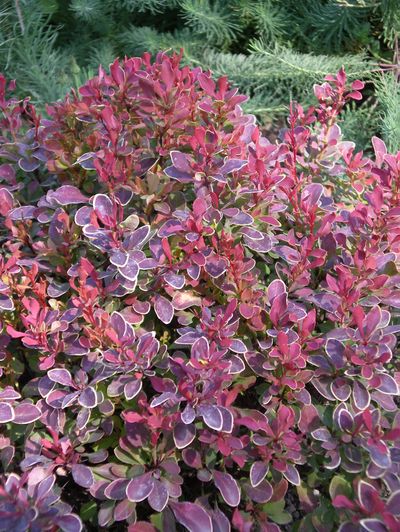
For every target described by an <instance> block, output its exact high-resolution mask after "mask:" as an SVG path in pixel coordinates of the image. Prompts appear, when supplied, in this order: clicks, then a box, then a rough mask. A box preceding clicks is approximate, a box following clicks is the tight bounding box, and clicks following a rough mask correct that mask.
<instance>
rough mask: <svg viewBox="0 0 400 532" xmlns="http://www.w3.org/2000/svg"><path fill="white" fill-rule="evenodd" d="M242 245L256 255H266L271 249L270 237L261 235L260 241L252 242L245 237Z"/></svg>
mask: <svg viewBox="0 0 400 532" xmlns="http://www.w3.org/2000/svg"><path fill="white" fill-rule="evenodd" d="M244 243H245V245H246V246H247V247H248V248H250V249H252V250H253V251H257V252H258V253H268V251H271V249H272V240H271V237H269V236H267V235H263V237H262V239H261V240H252V239H250V238H248V237H246V236H245V237H244Z"/></svg>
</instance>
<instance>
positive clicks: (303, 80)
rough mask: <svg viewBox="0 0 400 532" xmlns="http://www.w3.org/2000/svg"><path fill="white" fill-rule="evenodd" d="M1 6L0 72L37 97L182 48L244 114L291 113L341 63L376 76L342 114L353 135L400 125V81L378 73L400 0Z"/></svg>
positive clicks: (392, 45)
mask: <svg viewBox="0 0 400 532" xmlns="http://www.w3.org/2000/svg"><path fill="white" fill-rule="evenodd" d="M2 4H3V5H2V7H1V8H0V70H1V71H4V72H5V74H6V75H7V76H8V77H15V78H16V79H17V81H18V85H17V86H18V90H19V91H20V94H24V95H25V94H27V93H30V94H31V97H32V99H33V101H34V102H35V103H37V104H39V105H40V104H43V102H45V101H51V100H54V99H57V98H59V97H61V95H63V94H64V93H65V91H66V90H68V89H69V88H71V87H76V86H79V85H80V84H82V82H84V80H85V79H86V78H87V77H88V76H91V75H93V74H94V73H95V72H96V70H97V67H98V65H99V64H103V65H104V66H108V65H109V64H110V63H111V61H112V60H113V59H114V58H115V57H116V56H120V57H123V56H124V55H138V54H142V53H144V52H145V51H149V52H150V53H152V54H155V53H156V52H157V51H159V50H177V51H179V50H180V49H182V50H183V61H184V62H185V63H187V64H189V65H191V66H196V65H198V66H202V67H204V68H209V69H211V70H212V71H213V72H215V74H216V75H221V74H226V75H227V76H228V77H229V79H230V80H231V81H232V82H233V83H234V84H235V85H236V86H238V88H239V89H240V91H241V92H243V93H245V94H247V95H248V96H249V97H250V98H249V101H248V103H247V104H246V110H247V111H248V112H252V113H255V114H257V115H258V116H259V117H261V119H262V120H263V121H264V122H265V123H268V122H269V121H270V120H275V119H276V118H278V117H279V116H284V115H285V111H286V102H287V101H289V100H290V99H297V100H299V101H301V102H302V103H304V104H308V103H310V102H311V101H312V93H311V91H310V87H311V86H312V84H313V83H317V82H321V80H322V79H323V78H324V76H325V75H326V74H327V73H328V72H333V71H337V70H338V69H339V68H340V67H341V66H342V65H343V66H344V67H345V69H346V71H347V72H348V75H349V77H350V78H355V77H361V78H363V79H364V81H367V82H369V83H368V90H367V94H369V98H368V100H367V103H363V104H362V106H361V107H360V106H359V105H355V106H354V108H353V109H351V110H349V111H347V112H346V113H345V119H344V120H345V122H346V124H343V126H344V129H345V131H351V132H352V133H353V136H354V134H356V133H357V131H358V132H359V134H358V135H357V137H358V138H359V142H360V146H363V140H362V139H363V138H365V139H367V138H369V137H371V135H372V134H380V135H383V136H386V137H387V135H388V134H389V131H390V132H392V133H391V135H393V134H394V133H393V132H394V131H397V129H398V126H397V123H398V120H397V118H398V117H397V115H398V111H397V107H398V106H397V105H396V102H397V101H398V98H399V96H398V88H397V79H396V78H395V77H392V74H391V73H387V74H385V75H384V77H382V76H378V77H376V75H375V73H376V72H377V71H378V70H379V69H380V65H381V64H392V63H393V54H394V52H395V49H396V46H397V39H398V35H399V34H400V2H399V0H229V1H227V0H119V1H115V0H3V2H2ZM395 57H397V56H396V54H395ZM395 62H397V59H396V61H395ZM396 98H397V99H396ZM369 109H370V112H369V111H368V110H369ZM360 133H361V134H360ZM398 136H399V134H398ZM398 136H397V137H396V134H394V136H393V140H392V141H388V142H389V144H390V143H391V142H394V143H396V142H397V141H396V140H394V139H396V138H398ZM394 147H395V146H392V149H394Z"/></svg>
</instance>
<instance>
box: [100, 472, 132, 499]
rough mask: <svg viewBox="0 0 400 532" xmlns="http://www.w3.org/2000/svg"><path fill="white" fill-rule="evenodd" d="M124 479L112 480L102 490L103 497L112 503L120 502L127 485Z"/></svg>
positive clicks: (127, 481)
mask: <svg viewBox="0 0 400 532" xmlns="http://www.w3.org/2000/svg"><path fill="white" fill-rule="evenodd" d="M129 482H130V481H129V480H128V479H126V478H118V479H117V480H113V481H112V482H111V483H110V484H109V485H108V486H107V487H106V489H105V490H104V495H105V496H106V497H107V498H108V499H111V500H113V501H121V500H123V499H125V497H126V488H127V486H128V484H129Z"/></svg>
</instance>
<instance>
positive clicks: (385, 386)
mask: <svg viewBox="0 0 400 532" xmlns="http://www.w3.org/2000/svg"><path fill="white" fill-rule="evenodd" d="M379 379H380V381H381V382H380V384H379V386H378V387H377V390H379V391H380V392H382V393H385V394H388V395H397V394H398V392H399V390H398V386H397V382H396V381H395V380H394V378H393V377H391V376H390V375H387V374H386V373H380V374H379Z"/></svg>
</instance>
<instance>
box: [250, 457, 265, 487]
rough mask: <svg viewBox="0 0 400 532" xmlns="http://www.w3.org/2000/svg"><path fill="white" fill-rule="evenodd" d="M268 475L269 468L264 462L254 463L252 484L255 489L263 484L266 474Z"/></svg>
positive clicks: (251, 477) (251, 471)
mask: <svg viewBox="0 0 400 532" xmlns="http://www.w3.org/2000/svg"><path fill="white" fill-rule="evenodd" d="M267 473H268V466H267V465H266V464H264V463H263V462H254V463H253V464H252V466H251V468H250V482H251V485H252V486H253V488H255V487H256V486H258V485H259V484H261V482H262V481H263V480H264V478H265V476H266V474H267Z"/></svg>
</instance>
